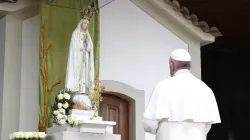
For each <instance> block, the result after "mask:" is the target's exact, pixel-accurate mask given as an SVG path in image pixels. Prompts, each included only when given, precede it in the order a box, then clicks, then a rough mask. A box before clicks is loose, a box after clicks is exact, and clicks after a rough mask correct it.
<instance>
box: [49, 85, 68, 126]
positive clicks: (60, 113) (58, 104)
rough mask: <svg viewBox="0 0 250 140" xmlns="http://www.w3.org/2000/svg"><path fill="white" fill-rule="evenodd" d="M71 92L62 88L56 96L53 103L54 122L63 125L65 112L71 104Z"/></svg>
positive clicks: (65, 118)
mask: <svg viewBox="0 0 250 140" xmlns="http://www.w3.org/2000/svg"><path fill="white" fill-rule="evenodd" d="M70 99H71V92H70V91H69V90H66V89H62V90H61V91H60V92H59V94H58V95H57V96H56V100H55V104H54V106H53V109H52V110H53V119H54V124H56V125H63V124H65V123H66V122H67V114H68V111H69V106H70V104H71V100H70Z"/></svg>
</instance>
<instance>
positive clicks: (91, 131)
mask: <svg viewBox="0 0 250 140" xmlns="http://www.w3.org/2000/svg"><path fill="white" fill-rule="evenodd" d="M80 124H81V125H80V126H74V127H71V126H70V125H68V124H64V125H60V126H55V127H52V128H48V129H47V137H46V140H83V139H84V140H121V136H120V135H115V134H113V126H114V125H116V122H109V121H92V120H85V121H80Z"/></svg>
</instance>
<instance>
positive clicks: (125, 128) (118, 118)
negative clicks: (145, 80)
mask: <svg viewBox="0 0 250 140" xmlns="http://www.w3.org/2000/svg"><path fill="white" fill-rule="evenodd" d="M102 96H103V100H102V102H101V104H100V115H101V116H102V117H103V120H104V121H114V122H116V126H114V130H113V132H114V134H120V135H121V140H129V102H128V101H127V100H125V99H123V98H120V97H118V96H115V95H114V93H112V95H111V94H109V93H105V94H103V95H102Z"/></svg>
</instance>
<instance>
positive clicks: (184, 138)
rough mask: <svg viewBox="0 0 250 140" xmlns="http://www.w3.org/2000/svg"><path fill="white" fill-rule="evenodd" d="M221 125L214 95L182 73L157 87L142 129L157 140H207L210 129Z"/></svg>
mask: <svg viewBox="0 0 250 140" xmlns="http://www.w3.org/2000/svg"><path fill="white" fill-rule="evenodd" d="M220 122H221V120H220V115H219V110H218V106H217V103H216V99H215V97H214V94H213V91H212V90H211V89H210V88H209V87H208V86H207V85H206V84H205V83H203V82H202V81H201V80H199V79H198V78H196V77H195V76H193V75H192V74H191V73H190V71H189V70H187V69H182V70H179V71H177V72H176V73H175V75H174V76H173V77H171V78H168V79H165V80H163V81H161V82H160V83H158V84H157V86H156V88H155V89H154V92H153V93H152V95H151V98H150V101H149V103H148V106H147V108H146V111H145V113H144V119H143V120H142V125H143V127H144V129H145V131H146V132H148V133H151V134H155V135H156V140H206V137H207V133H208V132H209V130H210V128H211V125H212V124H215V123H220Z"/></svg>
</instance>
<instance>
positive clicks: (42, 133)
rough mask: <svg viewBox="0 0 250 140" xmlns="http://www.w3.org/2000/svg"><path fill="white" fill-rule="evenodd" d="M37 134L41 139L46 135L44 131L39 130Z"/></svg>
mask: <svg viewBox="0 0 250 140" xmlns="http://www.w3.org/2000/svg"><path fill="white" fill-rule="evenodd" d="M38 135H39V138H41V139H44V138H45V137H46V134H45V132H40V133H39V134H38Z"/></svg>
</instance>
